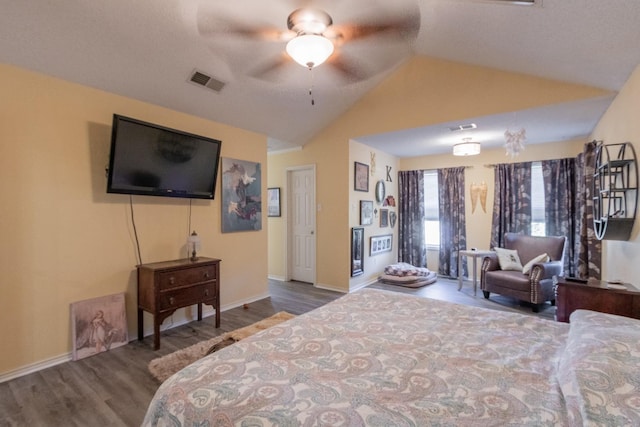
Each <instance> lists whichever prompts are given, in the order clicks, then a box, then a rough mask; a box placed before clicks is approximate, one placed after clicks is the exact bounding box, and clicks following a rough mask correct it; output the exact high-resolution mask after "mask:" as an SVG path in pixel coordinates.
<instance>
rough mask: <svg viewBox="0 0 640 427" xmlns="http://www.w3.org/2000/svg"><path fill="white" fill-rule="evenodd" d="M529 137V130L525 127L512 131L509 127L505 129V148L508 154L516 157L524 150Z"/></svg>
mask: <svg viewBox="0 0 640 427" xmlns="http://www.w3.org/2000/svg"><path fill="white" fill-rule="evenodd" d="M526 139H527V131H526V130H525V129H524V128H520V130H517V131H514V132H511V131H510V130H509V129H507V130H505V131H504V140H505V143H504V148H505V149H506V150H507V156H511V157H515V156H517V155H518V154H520V153H521V152H522V151H524V141H525V140H526Z"/></svg>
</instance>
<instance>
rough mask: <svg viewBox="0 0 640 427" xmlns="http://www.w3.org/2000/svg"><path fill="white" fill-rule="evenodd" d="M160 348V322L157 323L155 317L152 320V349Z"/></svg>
mask: <svg viewBox="0 0 640 427" xmlns="http://www.w3.org/2000/svg"><path fill="white" fill-rule="evenodd" d="M159 348H160V322H158V319H157V316H155V317H154V319H153V349H154V350H157V349H159Z"/></svg>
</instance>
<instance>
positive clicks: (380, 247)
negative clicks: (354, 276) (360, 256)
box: [370, 234, 393, 255]
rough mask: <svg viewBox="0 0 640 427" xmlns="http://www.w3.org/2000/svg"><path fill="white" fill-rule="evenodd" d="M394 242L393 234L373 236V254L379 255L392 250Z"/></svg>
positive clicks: (371, 250) (371, 252)
mask: <svg viewBox="0 0 640 427" xmlns="http://www.w3.org/2000/svg"><path fill="white" fill-rule="evenodd" d="M392 242H393V234H385V235H383V236H371V248H370V254H371V255H378V254H381V253H383V252H391V246H392Z"/></svg>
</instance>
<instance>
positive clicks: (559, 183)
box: [540, 159, 579, 276]
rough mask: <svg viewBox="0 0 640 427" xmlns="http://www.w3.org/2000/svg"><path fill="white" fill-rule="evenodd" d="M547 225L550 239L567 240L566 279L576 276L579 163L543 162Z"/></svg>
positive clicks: (568, 161) (565, 252) (547, 233)
mask: <svg viewBox="0 0 640 427" xmlns="http://www.w3.org/2000/svg"><path fill="white" fill-rule="evenodd" d="M540 164H541V165H542V179H543V180H544V206H545V213H544V221H545V227H546V235H547V236H565V237H566V238H567V245H566V246H565V248H564V272H565V275H569V276H575V274H576V271H575V270H574V266H575V265H576V263H575V239H576V238H577V237H579V236H577V234H576V231H577V229H576V219H577V217H578V215H577V211H576V207H577V204H576V197H575V195H576V194H577V189H576V184H577V181H576V159H557V160H543V161H541V162H540Z"/></svg>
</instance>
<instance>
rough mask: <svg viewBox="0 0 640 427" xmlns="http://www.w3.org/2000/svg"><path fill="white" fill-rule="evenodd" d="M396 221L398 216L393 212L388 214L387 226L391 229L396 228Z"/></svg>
mask: <svg viewBox="0 0 640 427" xmlns="http://www.w3.org/2000/svg"><path fill="white" fill-rule="evenodd" d="M397 219H398V216H397V214H396V213H395V212H394V211H391V212H389V225H391V228H393V227H395V226H396V220H397Z"/></svg>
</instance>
